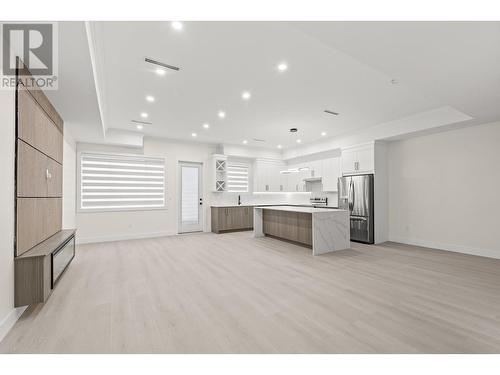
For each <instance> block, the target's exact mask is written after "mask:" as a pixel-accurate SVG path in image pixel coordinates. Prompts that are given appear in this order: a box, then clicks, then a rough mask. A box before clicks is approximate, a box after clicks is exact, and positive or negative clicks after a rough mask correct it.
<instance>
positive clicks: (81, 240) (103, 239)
mask: <svg viewBox="0 0 500 375" xmlns="http://www.w3.org/2000/svg"><path fill="white" fill-rule="evenodd" d="M176 234H177V233H175V232H171V231H165V232H152V233H134V234H120V235H110V236H96V237H81V236H79V235H78V232H77V234H76V243H77V244H86V243H96V242H112V241H124V240H138V239H143V238H157V237H167V236H175V235H176Z"/></svg>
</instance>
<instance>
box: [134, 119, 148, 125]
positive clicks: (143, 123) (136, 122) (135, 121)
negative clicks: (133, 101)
mask: <svg viewBox="0 0 500 375" xmlns="http://www.w3.org/2000/svg"><path fill="white" fill-rule="evenodd" d="M130 121H131V122H133V123H134V124H141V125H153V123H152V122H147V121H139V120H130Z"/></svg>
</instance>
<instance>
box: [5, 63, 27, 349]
mask: <svg viewBox="0 0 500 375" xmlns="http://www.w3.org/2000/svg"><path fill="white" fill-rule="evenodd" d="M0 69H1V67H0ZM0 78H1V77H0ZM14 100H15V96H14V89H12V90H8V89H5V88H2V89H1V90H0V171H2V183H1V184H0V340H2V339H3V337H4V336H5V335H6V334H7V332H8V331H9V330H10V328H11V327H12V326H13V325H14V323H15V322H16V320H17V319H18V317H19V316H20V315H21V314H22V312H23V311H24V308H19V309H14V162H15V117H14V114H15V106H14Z"/></svg>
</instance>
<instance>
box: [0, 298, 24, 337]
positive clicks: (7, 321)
mask: <svg viewBox="0 0 500 375" xmlns="http://www.w3.org/2000/svg"><path fill="white" fill-rule="evenodd" d="M27 308H28V306H22V307H17V308H15V309H12V310H10V312H9V313H8V314H7V316H6V317H5V318H4V319H3V320H2V321H1V322H0V341H2V340H3V339H4V337H5V336H7V334H8V333H9V331H10V330H11V328H12V327H13V326H14V324H16V322H17V320H18V319H19V318H20V317H21V315H23V312H24V310H26V309H27Z"/></svg>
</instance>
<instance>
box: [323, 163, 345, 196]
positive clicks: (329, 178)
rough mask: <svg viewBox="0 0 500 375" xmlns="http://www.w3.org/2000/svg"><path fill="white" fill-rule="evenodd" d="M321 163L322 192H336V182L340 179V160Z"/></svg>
mask: <svg viewBox="0 0 500 375" xmlns="http://www.w3.org/2000/svg"><path fill="white" fill-rule="evenodd" d="M321 162H322V176H321V177H322V178H321V182H322V184H323V191H326V192H336V191H337V189H338V188H337V181H338V179H339V177H340V158H329V159H323V160H322V161H321Z"/></svg>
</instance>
